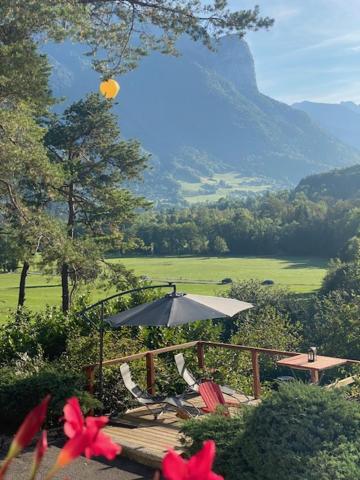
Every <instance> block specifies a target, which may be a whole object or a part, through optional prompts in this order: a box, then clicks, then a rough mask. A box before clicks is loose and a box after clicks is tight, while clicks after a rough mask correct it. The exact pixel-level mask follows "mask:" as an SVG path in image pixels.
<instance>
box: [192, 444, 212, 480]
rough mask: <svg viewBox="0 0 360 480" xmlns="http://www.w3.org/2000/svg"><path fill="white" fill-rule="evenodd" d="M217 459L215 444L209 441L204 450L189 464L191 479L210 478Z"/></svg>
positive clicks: (203, 479) (201, 479) (202, 479)
mask: <svg viewBox="0 0 360 480" xmlns="http://www.w3.org/2000/svg"><path fill="white" fill-rule="evenodd" d="M214 458H215V442H214V441H213V440H207V441H206V442H204V445H203V448H202V449H201V450H200V451H199V452H198V453H197V454H196V455H194V456H193V457H191V458H190V460H189V463H188V468H189V475H190V478H193V479H194V480H195V479H196V480H205V479H207V478H208V476H209V474H210V472H211V468H212V466H213V463H214Z"/></svg>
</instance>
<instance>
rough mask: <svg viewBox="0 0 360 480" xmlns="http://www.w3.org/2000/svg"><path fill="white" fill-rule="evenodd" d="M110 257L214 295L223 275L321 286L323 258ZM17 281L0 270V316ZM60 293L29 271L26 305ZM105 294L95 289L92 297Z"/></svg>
mask: <svg viewBox="0 0 360 480" xmlns="http://www.w3.org/2000/svg"><path fill="white" fill-rule="evenodd" d="M111 261H112V262H119V261H121V262H123V263H124V264H125V265H126V266H127V267H128V268H130V269H133V270H134V271H135V273H136V274H138V275H146V276H147V277H149V278H151V279H152V280H153V281H178V282H179V283H181V282H184V284H183V285H181V286H180V287H179V290H183V291H185V292H191V293H199V294H205V295H206V294H207V295H216V294H217V293H220V292H221V291H223V290H224V289H226V288H229V287H228V286H222V285H216V282H220V281H221V280H222V279H223V278H225V277H230V278H232V279H233V280H234V281H236V280H245V279H249V278H256V279H259V280H265V279H272V280H274V282H275V284H276V285H278V286H287V287H289V288H290V289H291V290H292V291H295V292H299V293H308V292H311V291H314V290H316V289H318V288H319V287H320V284H321V281H322V279H323V277H324V275H325V268H326V260H323V259H317V258H301V257H136V258H133V257H128V258H122V259H113V260H111ZM18 282H19V275H18V274H17V273H6V274H0V319H3V318H5V316H6V314H7V313H8V312H9V309H13V308H14V307H15V306H16V302H17V295H18V290H17V288H18ZM197 282H210V284H205V283H203V284H200V283H199V284H198V283H197ZM211 282H213V283H211ZM111 293H112V292H111ZM60 294H61V292H60V282H59V278H57V277H52V278H50V279H49V278H47V277H44V276H42V275H40V274H38V273H31V274H30V275H29V277H28V288H27V296H26V305H27V306H28V307H29V308H30V309H33V310H41V309H43V308H44V306H45V305H46V304H48V305H59V304H60ZM108 294H109V292H106V293H104V292H101V291H99V290H96V289H95V288H94V290H93V292H92V294H91V300H94V301H95V300H97V299H99V298H101V297H103V296H106V295H108Z"/></svg>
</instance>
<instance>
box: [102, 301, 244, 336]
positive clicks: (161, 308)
mask: <svg viewBox="0 0 360 480" xmlns="http://www.w3.org/2000/svg"><path fill="white" fill-rule="evenodd" d="M252 307H253V305H252V304H251V303H247V302H240V300H235V299H233V298H223V297H210V296H206V295H191V294H183V293H170V294H168V295H166V296H165V297H163V298H160V299H159V300H155V301H154V302H151V303H144V304H142V305H138V306H137V307H134V308H131V309H129V310H125V311H124V312H121V313H118V314H117V315H114V316H112V317H109V318H107V319H105V322H107V323H109V324H110V325H111V326H112V327H113V328H118V327H121V326H123V325H128V326H141V325H144V326H154V327H156V326H158V327H161V326H166V327H175V326H176V325H184V324H186V323H191V322H195V321H196V320H206V319H208V318H224V317H233V316H234V315H235V314H236V313H239V312H241V311H243V310H248V309H249V308H252Z"/></svg>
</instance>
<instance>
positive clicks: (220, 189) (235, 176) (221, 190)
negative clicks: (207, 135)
mask: <svg viewBox="0 0 360 480" xmlns="http://www.w3.org/2000/svg"><path fill="white" fill-rule="evenodd" d="M179 183H180V185H181V191H182V194H183V195H184V197H185V199H186V200H187V201H188V202H189V203H198V202H215V201H217V200H219V199H220V198H222V197H227V196H228V195H230V194H232V195H234V194H235V195H241V194H245V193H247V194H248V193H250V192H253V193H261V192H265V191H266V190H269V189H272V188H273V187H274V185H272V184H271V182H269V181H268V180H266V179H264V178H259V177H242V176H241V175H240V174H239V173H237V172H229V173H215V174H214V175H213V176H212V177H202V178H201V181H200V182H196V183H194V182H179ZM204 186H210V187H212V188H213V190H214V191H213V192H206V191H205V190H204Z"/></svg>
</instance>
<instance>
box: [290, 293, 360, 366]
mask: <svg viewBox="0 0 360 480" xmlns="http://www.w3.org/2000/svg"><path fill="white" fill-rule="evenodd" d="M359 315H360V296H359V295H349V294H348V293H347V292H343V291H334V292H332V293H330V294H329V295H326V296H324V297H318V298H316V297H315V298H314V300H313V302H312V303H311V304H310V306H309V307H308V309H307V310H306V311H305V312H304V314H303V315H302V316H301V317H299V321H300V320H302V323H303V326H304V331H303V334H304V338H305V339H306V340H307V346H309V344H310V343H313V344H315V345H317V346H318V347H319V351H320V352H321V353H322V354H324V355H333V356H336V357H343V358H354V359H359V351H360V350H359V349H360V343H359V338H360V335H359V334H360V332H359V328H360V325H359Z"/></svg>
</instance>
